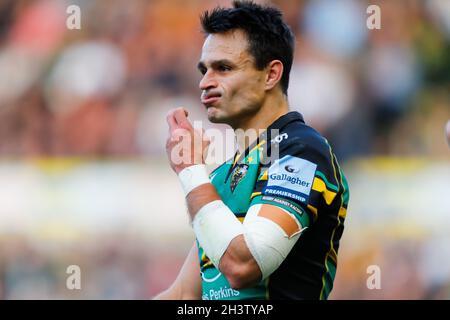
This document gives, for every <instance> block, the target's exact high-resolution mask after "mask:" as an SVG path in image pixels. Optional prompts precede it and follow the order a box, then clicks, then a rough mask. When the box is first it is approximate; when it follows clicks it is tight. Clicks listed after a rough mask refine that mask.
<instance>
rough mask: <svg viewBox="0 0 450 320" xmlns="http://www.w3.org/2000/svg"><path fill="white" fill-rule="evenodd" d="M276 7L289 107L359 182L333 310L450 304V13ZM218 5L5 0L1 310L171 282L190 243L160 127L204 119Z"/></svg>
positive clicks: (414, 4) (338, 5)
mask: <svg viewBox="0 0 450 320" xmlns="http://www.w3.org/2000/svg"><path fill="white" fill-rule="evenodd" d="M267 3H271V4H275V5H277V6H278V7H279V8H280V9H282V10H283V12H284V14H285V18H286V20H287V21H288V23H289V24H290V25H291V27H292V29H293V31H294V32H295V33H296V36H297V44H296V55H295V61H294V65H293V69H292V72H291V82H290V90H289V101H290V105H291V108H292V109H294V110H298V111H300V112H301V113H303V115H304V117H305V119H306V121H307V123H309V124H310V125H311V126H313V127H315V128H316V129H317V130H319V131H320V132H321V133H322V134H323V135H324V136H325V137H327V138H328V140H329V141H330V143H331V144H332V145H333V147H334V151H335V153H336V154H337V156H338V158H339V159H340V162H341V165H342V166H343V168H344V171H345V173H346V175H347V177H348V180H349V184H350V193H351V194H350V206H349V210H348V214H347V220H346V229H345V232H344V235H343V238H342V241H341V248H340V252H339V265H338V270H337V276H336V281H335V286H334V290H333V292H332V294H331V296H330V298H331V299H450V149H449V146H448V145H447V143H446V141H445V137H444V126H445V123H446V122H447V120H448V119H450V94H449V92H450V90H449V89H450V1H448V0H426V1H419V0H397V1H388V0H386V1H376V0H373V1H370V3H369V2H366V1H353V0H342V1H333V0H316V1H300V0H295V1H293V0H285V1H282V0H279V1H271V2H267ZM73 4H75V5H78V6H79V7H80V9H81V29H80V30H69V29H68V28H67V27H66V19H67V18H68V17H69V14H68V13H66V9H67V7H68V6H69V5H73ZM218 4H220V5H222V6H229V5H230V2H229V1H204V0H202V1H200V0H182V1H181V0H171V1H163V0H148V1H147V0H132V1H126V0H108V1H106V0H103V1H102V0H70V1H69V0H61V1H58V0H0V298H1V299H28V298H33V299H148V298H151V297H152V296H153V295H155V294H156V293H158V292H160V291H161V290H163V289H165V288H166V287H167V286H168V285H169V284H170V283H171V282H172V281H173V280H174V278H175V276H176V274H177V273H178V270H179V268H180V267H181V264H182V262H183V261H184V258H185V256H186V254H187V252H188V250H189V248H190V247H191V245H192V243H193V241H194V236H193V233H192V230H191V229H190V227H189V221H188V218H187V214H186V208H185V204H184V201H183V196H182V191H181V188H180V186H179V183H178V181H177V178H176V176H175V174H173V173H172V171H171V170H170V168H169V166H168V163H167V161H166V156H165V151H164V146H165V138H166V134H167V127H166V123H165V115H166V112H167V111H168V110H169V109H170V108H173V107H178V106H185V107H186V108H187V109H188V110H189V111H190V114H191V118H192V119H193V120H202V121H205V120H206V118H205V116H204V114H203V109H202V105H201V104H200V102H199V96H200V91H199V89H198V82H199V80H200V74H199V73H198V71H197V69H196V65H197V62H198V58H199V55H200V49H201V45H202V42H203V35H202V33H201V31H200V26H199V19H198V17H199V15H200V13H201V12H202V11H203V10H205V9H210V8H212V7H214V6H216V5H218ZM369 4H376V5H378V6H379V7H380V9H381V29H380V30H369V29H368V28H367V26H366V20H367V18H368V17H369V14H367V13H366V9H367V7H368V5H369ZM205 127H208V125H207V121H206V122H205ZM218 128H219V129H221V130H223V129H224V128H223V127H222V128H220V127H218ZM69 265H78V266H79V267H80V268H81V290H68V289H67V288H66V279H67V277H68V276H69V275H68V274H67V273H66V269H67V267H68V266H69ZM372 265H375V266H379V268H380V271H381V289H379V290H376V289H375V290H370V289H368V287H367V280H368V278H369V277H370V275H371V274H369V273H368V272H367V270H368V268H369V269H370V266H372Z"/></svg>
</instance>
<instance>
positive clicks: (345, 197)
mask: <svg viewBox="0 0 450 320" xmlns="http://www.w3.org/2000/svg"><path fill="white" fill-rule="evenodd" d="M339 171H340V173H341V178H342V179H341V180H342V185H343V186H344V194H343V196H344V199H343V200H344V206H345V207H347V205H348V200H349V198H350V193H349V191H348V190H349V189H348V182H347V178H346V177H345V176H344V173H343V172H342V170H341V168H339Z"/></svg>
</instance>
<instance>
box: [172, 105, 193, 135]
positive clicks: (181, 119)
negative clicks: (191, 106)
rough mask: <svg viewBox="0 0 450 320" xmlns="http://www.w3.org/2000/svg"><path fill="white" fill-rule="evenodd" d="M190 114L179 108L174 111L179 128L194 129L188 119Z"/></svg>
mask: <svg viewBox="0 0 450 320" xmlns="http://www.w3.org/2000/svg"><path fill="white" fill-rule="evenodd" d="M188 114H189V113H188V112H187V111H186V109H184V108H178V109H176V110H175V111H174V117H175V121H176V122H177V125H178V126H179V127H183V128H185V129H188V130H190V129H192V125H191V122H190V121H189V119H188V118H187V116H188Z"/></svg>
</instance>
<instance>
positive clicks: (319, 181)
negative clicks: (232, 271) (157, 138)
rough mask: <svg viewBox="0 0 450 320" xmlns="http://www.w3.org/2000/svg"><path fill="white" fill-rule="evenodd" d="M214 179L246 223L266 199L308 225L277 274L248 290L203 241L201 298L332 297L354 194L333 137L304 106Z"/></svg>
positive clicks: (218, 171) (221, 168)
mask: <svg viewBox="0 0 450 320" xmlns="http://www.w3.org/2000/svg"><path fill="white" fill-rule="evenodd" d="M210 179H211V182H212V184H213V185H214V186H215V188H216V189H217V192H218V193H219V195H220V197H221V198H222V200H223V201H224V203H225V204H226V205H227V206H228V207H229V208H230V209H231V211H232V212H233V213H234V214H235V215H236V217H237V218H238V219H239V220H240V221H243V219H244V218H245V215H246V213H247V211H248V209H249V208H250V206H252V205H254V204H260V203H266V204H271V205H275V206H279V207H281V208H283V209H285V210H288V211H289V212H291V213H292V214H293V215H294V216H295V217H296V218H297V219H298V220H299V222H300V223H301V225H302V227H303V231H302V234H301V236H300V237H299V239H298V241H297V243H296V244H295V246H294V247H293V249H292V250H291V252H290V253H289V255H288V256H287V257H286V259H285V260H284V261H283V263H282V264H281V265H280V267H279V268H278V269H277V270H276V271H275V272H273V273H272V274H271V275H270V276H269V277H268V278H267V279H265V280H264V281H261V282H260V283H259V284H257V285H256V286H255V287H253V288H247V289H243V290H234V289H232V288H231V287H230V285H229V283H228V281H227V280H226V278H225V277H224V276H223V275H222V274H221V273H220V271H219V270H217V269H216V268H215V267H214V265H213V264H212V263H211V261H210V260H209V259H208V257H207V256H206V255H205V253H204V252H203V249H202V248H201V246H200V244H198V243H197V244H198V246H199V259H200V271H201V277H202V289H203V296H202V297H203V299H209V300H223V299H226V300H232V299H236V300H242V299H326V298H327V297H328V295H329V294H330V292H331V289H332V287H333V282H334V277H335V274H336V267H337V253H338V249H339V240H340V239H341V236H342V233H343V230H344V220H345V216H346V212H347V206H348V200H349V189H348V184H347V181H346V178H345V176H344V174H343V172H342V169H341V168H340V167H339V164H338V161H337V159H336V156H335V155H334V154H333V152H332V149H331V147H330V145H329V144H328V142H327V140H326V139H325V138H323V137H322V136H321V135H320V134H319V133H318V132H317V131H315V130H314V129H312V128H311V127H309V126H307V125H306V124H305V122H304V121H303V118H302V116H301V115H300V114H299V113H298V112H290V113H287V114H285V115H284V116H282V117H280V118H279V119H278V120H276V121H275V122H274V123H273V124H272V125H270V126H269V128H267V130H266V131H265V132H264V133H263V134H262V135H261V136H259V138H258V139H257V141H255V142H254V143H253V145H252V146H250V147H249V148H248V149H247V150H246V151H245V152H244V153H243V154H242V155H237V154H236V156H235V157H234V158H233V159H231V160H230V161H227V162H225V163H224V164H222V165H221V166H219V167H218V168H217V169H216V170H214V171H213V172H212V173H211V175H210Z"/></svg>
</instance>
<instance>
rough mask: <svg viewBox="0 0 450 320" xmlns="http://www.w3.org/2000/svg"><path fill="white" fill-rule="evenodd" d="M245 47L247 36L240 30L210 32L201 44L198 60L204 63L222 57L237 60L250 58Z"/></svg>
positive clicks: (221, 58) (246, 46) (246, 45)
mask: <svg viewBox="0 0 450 320" xmlns="http://www.w3.org/2000/svg"><path fill="white" fill-rule="evenodd" d="M247 49H248V42H247V37H246V35H245V34H244V32H243V31H241V30H233V31H229V32H226V33H217V34H210V35H208V37H207V38H206V40H205V42H204V44H203V48H202V54H201V58H200V61H202V62H204V63H206V64H208V62H209V61H215V60H223V59H227V60H231V61H235V62H238V61H239V60H242V59H247V58H250V53H249V52H248V50H247Z"/></svg>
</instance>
